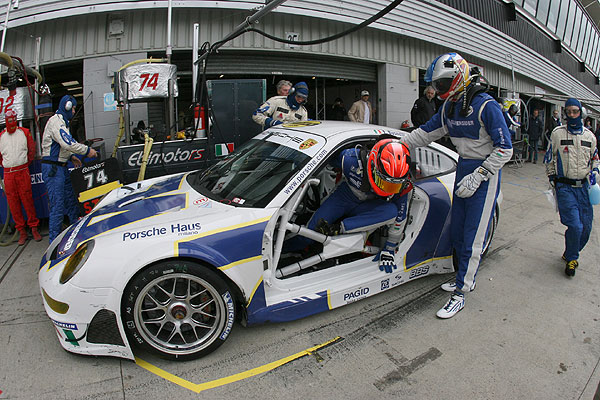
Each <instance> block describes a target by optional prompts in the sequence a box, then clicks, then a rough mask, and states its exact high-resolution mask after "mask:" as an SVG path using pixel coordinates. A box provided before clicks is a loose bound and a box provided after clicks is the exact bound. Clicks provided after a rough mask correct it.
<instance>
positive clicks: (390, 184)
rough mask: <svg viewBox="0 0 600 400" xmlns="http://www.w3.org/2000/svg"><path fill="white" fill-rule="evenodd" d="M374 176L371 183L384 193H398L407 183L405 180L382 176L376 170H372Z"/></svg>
mask: <svg viewBox="0 0 600 400" xmlns="http://www.w3.org/2000/svg"><path fill="white" fill-rule="evenodd" d="M373 172H374V174H373V175H374V176H373V181H374V182H375V184H376V185H377V187H378V188H379V189H381V190H383V191H384V192H386V193H392V194H395V193H400V191H401V190H402V188H403V187H404V184H405V183H406V182H407V180H408V179H407V178H392V177H389V176H386V175H383V174H382V173H381V172H379V170H378V169H377V168H373Z"/></svg>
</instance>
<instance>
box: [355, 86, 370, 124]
mask: <svg viewBox="0 0 600 400" xmlns="http://www.w3.org/2000/svg"><path fill="white" fill-rule="evenodd" d="M374 116H375V110H374V109H373V106H372V105H371V102H370V101H369V91H368V90H363V91H362V92H360V100H357V101H355V102H354V104H352V107H350V110H348V118H350V121H352V122H360V123H363V124H370V123H372V122H373V117H374Z"/></svg>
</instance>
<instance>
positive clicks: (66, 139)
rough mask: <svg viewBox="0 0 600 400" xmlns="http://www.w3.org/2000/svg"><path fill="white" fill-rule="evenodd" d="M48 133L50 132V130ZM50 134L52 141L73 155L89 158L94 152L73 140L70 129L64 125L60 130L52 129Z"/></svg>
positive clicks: (61, 125)
mask: <svg viewBox="0 0 600 400" xmlns="http://www.w3.org/2000/svg"><path fill="white" fill-rule="evenodd" d="M46 131H48V129H47V130H46ZM50 134H51V135H52V140H54V141H55V142H56V143H58V144H59V145H60V147H61V148H63V149H66V150H69V151H70V152H71V153H75V154H81V155H82V156H86V157H87V156H88V154H89V153H90V150H92V148H91V147H89V146H86V145H85V144H81V143H78V142H77V141H76V140H75V139H73V136H71V132H70V131H69V128H67V127H66V125H64V124H60V126H59V127H58V129H50ZM94 153H95V152H94Z"/></svg>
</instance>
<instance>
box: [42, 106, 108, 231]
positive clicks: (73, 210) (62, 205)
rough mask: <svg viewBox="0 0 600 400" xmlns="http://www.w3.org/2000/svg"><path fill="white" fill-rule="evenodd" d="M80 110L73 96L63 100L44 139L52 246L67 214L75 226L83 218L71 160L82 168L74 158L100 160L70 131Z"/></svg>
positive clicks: (43, 154)
mask: <svg viewBox="0 0 600 400" xmlns="http://www.w3.org/2000/svg"><path fill="white" fill-rule="evenodd" d="M76 106H77V101H76V100H75V98H74V97H73V96H69V95H65V96H63V97H62V98H61V99H60V103H59V105H58V110H57V111H56V114H54V115H53V116H52V117H50V119H49V120H48V123H47V124H46V128H45V129H44V136H43V139H42V178H43V179H44V183H45V184H46V189H47V190H48V200H49V202H50V216H49V227H48V236H49V239H50V243H52V241H53V240H54V239H55V238H56V237H57V236H58V235H59V234H60V232H61V230H62V221H63V218H64V215H65V214H66V215H67V216H68V217H69V220H70V221H71V223H74V222H75V221H77V218H79V209H78V208H77V200H76V199H75V194H74V193H73V187H72V186H71V178H70V177H69V171H68V169H67V161H68V160H69V159H71V161H72V162H73V164H74V165H75V166H76V167H78V166H81V161H80V160H79V159H78V158H77V157H75V156H74V154H80V155H83V156H85V157H90V158H94V157H96V156H97V153H96V150H94V149H92V148H91V147H89V146H86V145H84V144H81V143H77V141H76V140H75V139H73V136H72V135H71V132H70V131H69V125H70V122H71V119H72V118H73V116H74V115H75V107H76Z"/></svg>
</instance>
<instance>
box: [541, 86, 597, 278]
mask: <svg viewBox="0 0 600 400" xmlns="http://www.w3.org/2000/svg"><path fill="white" fill-rule="evenodd" d="M565 113H566V115H567V124H566V125H561V126H558V127H556V128H554V130H553V131H552V134H551V136H550V144H549V145H548V150H547V151H546V155H545V156H544V163H545V164H546V175H548V180H549V181H550V185H552V186H553V187H554V189H555V191H556V202H557V204H558V213H559V215H560V222H561V223H562V224H563V225H565V226H566V227H567V230H566V232H565V251H564V253H563V255H562V258H563V260H564V261H565V262H566V266H565V274H566V275H567V276H575V270H576V269H577V267H578V266H579V261H578V259H579V252H580V251H581V250H583V248H584V247H585V245H586V243H587V241H588V239H589V238H590V233H591V231H592V221H593V220H594V213H593V210H592V205H591V204H590V199H589V195H588V188H589V185H590V184H591V185H594V184H595V183H596V182H597V180H598V165H599V161H598V149H597V148H596V137H595V136H594V134H593V133H592V132H591V131H590V130H588V129H586V128H585V127H584V126H583V116H582V113H583V109H582V107H581V103H580V102H579V100H577V99H574V98H570V99H568V100H567V101H566V102H565ZM588 179H589V182H588Z"/></svg>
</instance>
